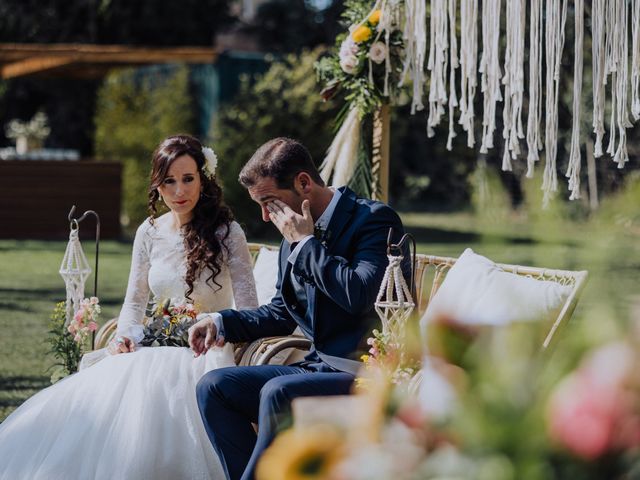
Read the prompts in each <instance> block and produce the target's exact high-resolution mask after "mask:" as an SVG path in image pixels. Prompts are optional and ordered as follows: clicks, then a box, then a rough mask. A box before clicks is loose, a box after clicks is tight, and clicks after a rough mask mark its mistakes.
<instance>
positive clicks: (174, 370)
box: [0, 215, 257, 480]
mask: <svg viewBox="0 0 640 480" xmlns="http://www.w3.org/2000/svg"><path fill="white" fill-rule="evenodd" d="M226 243H227V245H228V252H224V254H223V255H224V261H223V267H222V272H221V273H220V274H219V275H218V277H217V278H216V281H217V283H218V284H219V285H220V286H221V288H220V289H219V290H218V289H217V287H216V286H215V285H214V286H213V287H212V286H211V285H210V284H206V283H205V280H206V277H207V275H206V273H203V274H202V275H201V276H200V278H199V279H198V280H197V281H196V283H195V288H194V291H193V294H192V295H191V298H192V299H193V300H194V303H195V305H196V307H197V308H198V310H199V311H202V312H204V311H216V310H220V309H224V308H230V307H232V306H234V303H235V306H236V307H237V308H249V307H254V306H256V305H257V299H256V292H255V284H254V280H253V274H252V270H251V261H250V258H249V253H248V250H247V246H246V239H245V236H244V233H243V232H242V229H241V228H240V226H239V225H238V224H237V223H235V222H234V223H233V224H232V225H231V229H230V235H229V237H228V238H227V240H226ZM223 250H224V249H223ZM185 273H186V263H185V251H184V247H183V239H182V235H181V234H180V232H178V231H175V230H174V229H172V227H171V221H170V217H169V216H168V215H165V216H163V217H160V218H159V219H157V220H156V222H155V225H154V226H152V225H151V224H150V223H149V222H148V221H146V222H144V223H143V224H142V225H141V226H140V228H139V229H138V231H137V233H136V238H135V241H134V248H133V259H132V265H131V274H130V278H129V285H128V287H127V295H126V298H125V302H124V305H123V307H122V311H121V314H120V318H119V321H118V334H119V335H126V336H129V337H130V338H132V339H134V340H136V341H139V340H140V339H141V338H142V325H141V322H142V319H143V317H144V310H145V308H146V306H147V302H148V300H149V298H150V293H151V294H152V295H153V296H154V297H155V298H156V299H163V298H167V297H174V298H175V297H178V298H183V297H184V295H185V292H186V289H187V287H186V283H185V282H184V277H185ZM234 300H235V302H234ZM233 364H234V361H233V351H232V347H231V345H226V346H225V347H224V348H214V349H212V350H210V351H209V352H208V353H207V354H206V355H204V356H201V357H199V358H194V357H193V354H192V352H191V351H190V350H189V349H188V348H177V347H153V348H151V347H138V348H137V349H136V351H135V352H133V353H126V354H120V355H106V357H105V358H104V359H103V360H101V361H99V362H97V363H96V364H95V365H93V366H91V367H89V368H86V369H84V370H81V371H80V372H79V373H77V374H75V375H71V376H69V377H67V378H66V379H64V380H62V381H60V382H58V383H56V384H55V385H53V386H51V387H49V388H46V389H44V390H42V391H41V392H39V393H38V394H36V395H34V396H33V397H32V398H30V399H29V400H27V401H26V402H25V403H24V404H23V405H22V406H21V407H20V408H18V409H17V410H16V411H15V412H13V413H12V414H11V415H10V416H9V417H8V418H7V419H6V420H5V421H4V422H3V423H2V424H0V479H2V480H19V479H29V480H32V479H47V480H57V479H60V480H62V479H64V480H72V479H82V480H85V479H109V480H112V479H118V480H121V479H136V480H143V479H154V480H156V479H167V480H169V479H171V480H174V479H214V480H216V479H219V480H222V479H224V478H225V477H224V473H223V470H222V467H221V465H220V462H219V460H218V458H217V456H216V454H215V452H214V450H213V448H212V446H211V444H210V443H209V440H208V438H207V435H206V433H205V430H204V426H203V425H202V421H201V419H200V414H199V412H198V406H197V403H196V398H195V387H196V384H197V382H198V380H199V379H200V377H201V376H202V375H203V374H204V373H206V372H207V371H209V370H212V369H214V368H220V367H226V366H230V365H233Z"/></svg>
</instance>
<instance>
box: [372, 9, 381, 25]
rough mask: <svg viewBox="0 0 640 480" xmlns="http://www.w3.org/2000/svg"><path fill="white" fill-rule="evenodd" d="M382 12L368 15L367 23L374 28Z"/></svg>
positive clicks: (375, 11) (377, 11) (378, 11)
mask: <svg viewBox="0 0 640 480" xmlns="http://www.w3.org/2000/svg"><path fill="white" fill-rule="evenodd" d="M381 15H382V12H381V11H380V10H374V12H373V13H372V14H371V15H369V23H370V24H371V25H373V26H376V25H377V24H378V23H379V22H380V16H381Z"/></svg>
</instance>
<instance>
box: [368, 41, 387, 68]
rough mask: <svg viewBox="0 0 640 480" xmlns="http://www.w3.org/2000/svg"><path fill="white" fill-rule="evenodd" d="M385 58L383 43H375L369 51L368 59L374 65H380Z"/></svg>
mask: <svg viewBox="0 0 640 480" xmlns="http://www.w3.org/2000/svg"><path fill="white" fill-rule="evenodd" d="M386 57H387V46H386V45H385V44H384V43H383V42H375V43H374V44H373V45H371V48H370V49H369V58H370V59H371V61H372V62H374V63H378V64H380V63H382V62H384V60H385V58H386Z"/></svg>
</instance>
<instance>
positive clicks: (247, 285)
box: [226, 222, 258, 309]
mask: <svg viewBox="0 0 640 480" xmlns="http://www.w3.org/2000/svg"><path fill="white" fill-rule="evenodd" d="M226 244H227V248H228V250H229V251H228V255H227V264H228V266H229V274H230V275H231V285H232V288H233V298H234V300H235V303H236V309H244V308H255V307H257V306H258V295H257V294H256V282H255V280H254V278H253V265H252V263H251V255H250V254H249V247H247V238H246V237H245V235H244V232H243V231H242V227H240V225H238V223H237V222H232V223H231V225H230V226H229V236H228V237H227V239H226Z"/></svg>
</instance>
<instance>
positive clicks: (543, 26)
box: [323, 0, 640, 204]
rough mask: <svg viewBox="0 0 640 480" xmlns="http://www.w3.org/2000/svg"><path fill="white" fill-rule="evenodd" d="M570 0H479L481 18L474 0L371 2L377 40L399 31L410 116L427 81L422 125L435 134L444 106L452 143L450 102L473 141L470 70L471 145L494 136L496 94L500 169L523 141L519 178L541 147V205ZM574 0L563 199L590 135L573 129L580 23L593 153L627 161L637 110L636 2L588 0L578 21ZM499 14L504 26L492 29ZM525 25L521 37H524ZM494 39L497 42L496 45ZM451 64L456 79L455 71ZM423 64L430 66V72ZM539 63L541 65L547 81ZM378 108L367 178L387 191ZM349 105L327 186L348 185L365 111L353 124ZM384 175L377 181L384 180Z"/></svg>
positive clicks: (553, 144) (382, 193)
mask: <svg viewBox="0 0 640 480" xmlns="http://www.w3.org/2000/svg"><path fill="white" fill-rule="evenodd" d="M568 3H569V2H568V0H529V1H525V0H509V1H505V2H503V1H502V0H485V1H483V2H482V4H481V5H482V11H481V12H480V13H481V18H480V19H478V12H479V3H478V0H460V1H459V4H458V2H457V0H432V1H431V4H430V8H429V9H428V8H427V7H426V0H404V1H401V0H388V1H387V0H377V1H376V2H374V4H373V8H372V11H373V10H376V9H379V10H381V11H382V15H381V20H380V25H381V28H380V34H379V39H380V40H381V41H385V42H386V43H387V47H388V43H389V32H390V30H391V28H394V27H397V28H398V29H400V30H401V31H402V32H403V40H404V52H403V56H404V58H403V71H402V75H401V81H400V85H399V86H403V85H405V84H410V85H411V89H412V91H411V113H412V114H413V113H416V112H418V111H420V110H422V109H423V108H424V103H423V100H422V97H423V94H424V92H425V91H427V90H428V117H427V135H428V136H433V135H435V127H436V126H438V125H439V124H440V123H441V122H442V120H443V119H444V118H445V116H446V114H447V113H448V116H449V131H448V138H447V148H448V149H449V150H451V149H452V148H453V141H454V138H455V137H456V131H455V122H454V117H455V115H456V109H458V110H459V112H458V115H459V117H458V122H457V123H458V124H459V125H460V126H461V127H462V130H463V131H465V132H466V133H467V135H466V144H467V146H469V147H474V145H475V138H474V121H475V112H474V108H473V102H474V98H475V94H476V88H477V79H478V77H479V78H480V88H481V94H482V97H483V102H482V104H483V112H482V134H481V138H480V152H481V153H487V152H488V151H489V150H491V149H493V148H494V146H495V145H498V144H496V143H495V142H494V133H495V129H496V115H498V112H499V111H500V109H499V108H498V103H499V102H504V103H503V105H502V109H501V110H502V124H503V131H502V137H503V140H504V142H500V144H501V145H503V152H502V153H503V155H502V160H503V161H502V168H503V170H511V169H512V168H513V162H514V161H517V160H518V159H519V157H520V156H521V155H522V152H521V146H522V145H521V142H522V144H525V143H526V147H527V155H526V166H527V173H526V176H527V177H532V176H533V173H534V169H535V164H536V162H538V160H539V159H540V152H542V154H543V158H544V161H545V166H544V172H543V185H542V189H543V191H544V203H545V204H546V203H548V202H549V200H550V199H551V197H552V196H553V195H554V193H555V192H556V191H557V190H558V178H557V165H556V164H557V161H556V160H557V159H556V157H557V142H558V96H559V90H560V82H561V78H560V75H561V74H562V72H561V68H560V66H561V63H562V56H563V51H564V44H565V24H566V21H567V11H568ZM571 3H572V6H573V9H572V13H573V17H574V24H575V38H574V60H573V62H574V70H573V108H572V113H573V118H572V122H573V124H572V130H571V149H570V154H569V157H568V164H567V168H566V174H565V175H566V177H567V179H568V190H569V198H570V199H572V200H574V199H577V198H580V171H581V151H582V150H583V149H586V148H587V145H589V144H590V143H591V142H590V140H589V139H587V138H586V136H584V137H583V136H581V129H580V122H581V114H582V110H583V108H582V105H583V101H584V99H583V98H582V84H583V78H582V77H583V61H584V56H583V45H584V25H585V21H586V22H587V23H589V24H591V44H592V58H593V68H592V70H593V133H594V136H595V141H594V142H593V154H594V156H595V157H596V158H597V157H602V156H603V154H604V153H605V152H606V153H607V154H608V155H609V156H610V157H611V158H612V159H613V161H615V162H616V164H617V166H618V167H619V168H623V167H624V165H625V163H626V162H628V160H629V156H628V153H627V136H626V129H628V128H630V127H632V126H633V122H636V121H638V120H639V119H640V0H593V1H592V3H591V9H590V11H589V14H590V18H588V19H585V9H584V0H574V1H573V2H571ZM503 7H504V8H503ZM503 10H504V12H503ZM428 12H430V16H429V15H427V13H428ZM501 15H505V16H506V21H505V22H501ZM365 19H366V17H365ZM365 19H363V22H364V20H365ZM427 22H428V25H429V38H428V40H429V52H428V55H427V51H426V46H427V32H426V30H427V28H426V26H427ZM527 22H528V23H527ZM478 23H480V26H481V28H482V40H483V41H482V51H481V52H479V48H478ZM501 23H503V24H504V27H501ZM527 28H528V30H529V36H528V42H526V39H525V36H526V35H525V32H526V30H527ZM503 30H504V31H503ZM500 35H505V41H503V42H501V41H500ZM458 40H459V41H458ZM458 45H460V50H459V51H458ZM501 45H504V47H503V48H501ZM479 53H480V57H479V58H478V54H479ZM527 58H528V67H529V68H528V71H529V75H528V82H527V84H525V75H524V62H525V59H527ZM425 61H426V62H425ZM385 65H386V67H387V72H386V73H385V83H384V91H385V94H388V79H389V68H390V62H389V59H388V58H387V59H386V61H385ZM458 69H459V70H460V74H459V78H460V80H459V82H458V80H457V78H458V76H457V75H456V70H458ZM426 72H429V76H427V74H426ZM543 72H546V78H545V79H544V90H543V78H542V73H543ZM447 80H448V83H447ZM427 82H428V89H427V87H426V84H427ZM607 87H609V93H608V94H607ZM525 91H527V92H528V102H527V103H528V104H527V105H526V110H527V111H528V114H527V123H526V134H525V129H524V126H523V123H522V111H523V109H524V108H525V101H524V92H525ZM607 105H610V117H609V121H608V128H607V125H606V124H605V110H606V108H607ZM381 108H384V107H381ZM381 111H382V110H380V111H379V112H377V113H376V116H377V118H378V120H375V119H374V133H373V136H374V138H373V150H374V152H373V157H374V158H373V159H372V160H373V162H372V163H373V168H374V176H373V181H374V182H375V183H376V185H377V188H373V189H372V191H373V192H374V195H375V196H377V197H379V198H381V199H383V200H386V199H387V190H386V185H388V180H387V179H386V177H385V175H386V173H385V171H384V169H383V168H380V164H384V163H385V161H386V162H387V163H388V155H389V152H388V145H386V146H385V145H384V143H383V142H382V139H384V138H385V133H384V132H383V133H381V132H380V131H379V128H380V125H381V123H380V120H379V119H380V118H382V117H383V116H384V115H381ZM352 113H353V112H351V113H350V114H349V116H348V117H347V121H345V122H344V124H343V125H342V128H341V129H340V131H339V132H338V134H337V136H336V139H335V140H334V142H333V143H332V145H331V148H330V149H329V152H328V155H327V159H325V163H324V164H323V178H325V180H329V179H330V178H331V176H332V172H335V173H334V174H333V179H332V182H331V183H332V184H333V185H343V184H345V183H347V182H348V180H349V178H350V175H352V174H353V171H354V170H355V165H356V163H357V143H358V141H359V135H360V121H361V120H362V119H360V118H358V121H357V122H356V120H355V117H354V115H355V114H354V115H352ZM376 122H377V123H376ZM543 122H544V124H543ZM356 123H357V124H356ZM376 125H377V128H378V130H376ZM543 125H544V127H543ZM382 128H383V129H384V130H385V131H386V137H387V138H388V128H389V125H388V122H387V123H386V124H385V123H384V120H383V121H382ZM542 128H544V139H543V136H542V132H543V130H542ZM607 132H608V140H609V142H608V144H607V146H606V150H603V142H604V138H605V135H606V134H607ZM353 143H355V144H356V146H355V147H354V146H353ZM381 185H385V186H384V188H381Z"/></svg>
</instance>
